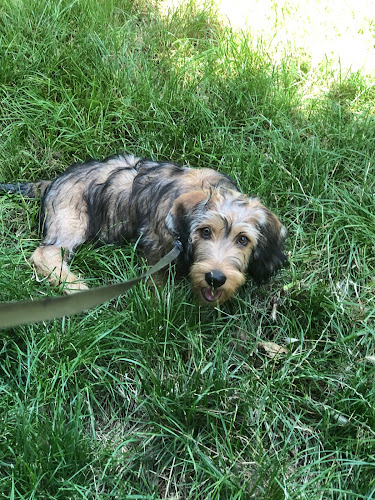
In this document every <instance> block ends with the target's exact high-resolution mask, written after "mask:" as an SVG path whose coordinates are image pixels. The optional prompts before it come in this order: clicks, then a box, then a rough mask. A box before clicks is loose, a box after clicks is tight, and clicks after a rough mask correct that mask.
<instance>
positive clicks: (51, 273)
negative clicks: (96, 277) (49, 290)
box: [30, 245, 88, 294]
mask: <svg viewBox="0 0 375 500" xmlns="http://www.w3.org/2000/svg"><path fill="white" fill-rule="evenodd" d="M68 258H69V251H68V250H65V249H64V248H61V247H59V246H56V245H47V246H40V247H38V248H37V249H36V250H35V252H34V253H33V255H32V256H31V259H30V261H31V262H32V263H33V264H34V265H35V268H36V271H37V273H40V274H41V275H43V276H46V277H47V278H48V280H49V281H50V283H52V285H60V284H62V285H63V286H64V292H65V293H68V294H69V293H74V292H78V291H80V290H87V289H88V286H87V285H86V283H85V282H84V281H83V280H82V279H80V278H78V277H77V276H76V275H75V274H73V273H72V272H71V271H70V269H69V266H68V264H67V260H68Z"/></svg>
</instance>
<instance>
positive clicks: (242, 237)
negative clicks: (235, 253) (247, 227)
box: [237, 234, 249, 247]
mask: <svg viewBox="0 0 375 500" xmlns="http://www.w3.org/2000/svg"><path fill="white" fill-rule="evenodd" d="M237 243H238V244H239V245H241V246H243V247H245V246H246V245H247V244H248V243H249V239H248V238H247V237H246V236H245V235H243V234H241V235H240V236H239V237H238V240H237Z"/></svg>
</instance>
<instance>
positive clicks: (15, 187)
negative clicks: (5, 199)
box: [0, 181, 51, 198]
mask: <svg viewBox="0 0 375 500" xmlns="http://www.w3.org/2000/svg"><path fill="white" fill-rule="evenodd" d="M50 184H51V181H38V182H26V183H21V182H16V183H15V184H0V191H4V192H6V193H15V194H20V195H22V196H24V197H25V198H41V197H42V196H43V195H44V193H45V192H46V189H47V188H48V186H49V185H50Z"/></svg>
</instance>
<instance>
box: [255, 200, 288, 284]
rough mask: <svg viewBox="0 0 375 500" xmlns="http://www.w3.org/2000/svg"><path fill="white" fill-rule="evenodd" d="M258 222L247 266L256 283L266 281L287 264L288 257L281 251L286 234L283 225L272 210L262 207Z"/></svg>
mask: <svg viewBox="0 0 375 500" xmlns="http://www.w3.org/2000/svg"><path fill="white" fill-rule="evenodd" d="M263 214H264V215H265V218H264V217H262V218H261V219H263V220H261V221H259V223H258V227H257V229H258V231H259V236H258V241H257V245H256V247H255V248H254V252H253V255H252V257H251V259H250V262H249V266H248V273H249V275H250V276H251V277H252V278H253V279H254V281H255V282H257V283H262V282H264V281H267V280H268V279H269V278H271V276H273V275H274V274H275V273H276V272H277V271H278V270H279V269H280V268H281V267H283V266H284V265H286V264H287V262H288V257H287V256H286V255H285V254H284V253H283V247H284V241H285V239H286V236H287V232H286V229H285V227H284V226H283V225H282V224H281V222H280V221H279V219H278V218H277V217H276V215H274V214H273V213H272V212H270V211H269V210H267V209H266V208H265V207H264V210H263Z"/></svg>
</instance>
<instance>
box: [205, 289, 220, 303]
mask: <svg viewBox="0 0 375 500" xmlns="http://www.w3.org/2000/svg"><path fill="white" fill-rule="evenodd" d="M222 293H223V292H222V290H217V289H212V288H204V289H203V290H202V295H203V297H204V298H205V299H206V300H207V301H208V302H214V301H215V300H218V299H219V298H220V296H221V294H222Z"/></svg>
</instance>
